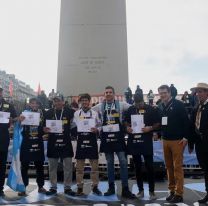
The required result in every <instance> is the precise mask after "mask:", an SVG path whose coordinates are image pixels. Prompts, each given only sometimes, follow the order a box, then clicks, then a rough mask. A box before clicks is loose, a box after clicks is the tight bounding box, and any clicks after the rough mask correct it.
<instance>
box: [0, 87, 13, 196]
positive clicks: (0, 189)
mask: <svg viewBox="0 0 208 206" xmlns="http://www.w3.org/2000/svg"><path fill="white" fill-rule="evenodd" d="M4 112H8V113H9V115H10V119H9V121H8V122H7V121H4V120H2V118H0V119H1V121H0V197H2V196H4V182H5V175H6V162H7V155H8V147H9V142H10V137H9V128H10V126H11V124H12V122H13V121H15V120H16V118H17V114H16V111H15V109H14V107H13V105H11V104H10V103H9V102H7V101H6V100H5V99H4V98H3V88H2V87H0V114H1V116H3V115H4Z"/></svg>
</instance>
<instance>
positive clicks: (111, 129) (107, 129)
mask: <svg viewBox="0 0 208 206" xmlns="http://www.w3.org/2000/svg"><path fill="white" fill-rule="evenodd" d="M119 131H120V128H119V124H108V125H105V126H103V132H119Z"/></svg>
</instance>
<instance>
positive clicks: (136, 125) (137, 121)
mask: <svg viewBox="0 0 208 206" xmlns="http://www.w3.org/2000/svg"><path fill="white" fill-rule="evenodd" d="M131 128H132V130H133V131H132V133H133V134H135V133H142V128H144V115H138V114H136V115H131Z"/></svg>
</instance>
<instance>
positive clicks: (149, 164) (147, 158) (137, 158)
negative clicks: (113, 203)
mask: <svg viewBox="0 0 208 206" xmlns="http://www.w3.org/2000/svg"><path fill="white" fill-rule="evenodd" d="M143 157H144V162H145V168H146V170H147V178H148V184H149V191H150V192H154V190H155V178H154V167H153V156H152V155H143ZM133 161H134V165H135V169H136V179H137V185H138V188H139V191H142V190H144V186H143V175H142V157H141V155H133Z"/></svg>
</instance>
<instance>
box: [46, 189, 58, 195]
mask: <svg viewBox="0 0 208 206" xmlns="http://www.w3.org/2000/svg"><path fill="white" fill-rule="evenodd" d="M45 194H46V195H48V196H50V195H56V194H57V190H56V189H52V188H51V189H50V190H48V191H46V193H45Z"/></svg>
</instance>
